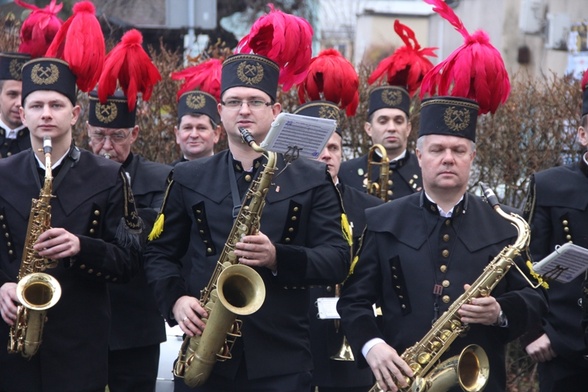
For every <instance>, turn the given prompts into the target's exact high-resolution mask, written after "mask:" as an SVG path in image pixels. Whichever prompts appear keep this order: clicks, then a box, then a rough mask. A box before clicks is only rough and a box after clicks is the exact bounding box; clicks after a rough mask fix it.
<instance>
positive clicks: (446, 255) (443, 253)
mask: <svg viewBox="0 0 588 392" xmlns="http://www.w3.org/2000/svg"><path fill="white" fill-rule="evenodd" d="M441 256H443V257H445V258H447V257H449V250H447V249H443V252H441Z"/></svg>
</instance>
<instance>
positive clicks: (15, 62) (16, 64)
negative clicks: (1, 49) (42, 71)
mask: <svg viewBox="0 0 588 392" xmlns="http://www.w3.org/2000/svg"><path fill="white" fill-rule="evenodd" d="M23 65H24V61H23V60H20V59H12V60H10V64H9V65H8V72H10V76H11V77H12V79H14V80H20V79H21V76H20V73H21V71H22V66H23Z"/></svg>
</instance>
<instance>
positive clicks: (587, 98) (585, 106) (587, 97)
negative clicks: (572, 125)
mask: <svg viewBox="0 0 588 392" xmlns="http://www.w3.org/2000/svg"><path fill="white" fill-rule="evenodd" d="M586 114H588V88H585V89H584V91H583V92H582V116H584V115H586Z"/></svg>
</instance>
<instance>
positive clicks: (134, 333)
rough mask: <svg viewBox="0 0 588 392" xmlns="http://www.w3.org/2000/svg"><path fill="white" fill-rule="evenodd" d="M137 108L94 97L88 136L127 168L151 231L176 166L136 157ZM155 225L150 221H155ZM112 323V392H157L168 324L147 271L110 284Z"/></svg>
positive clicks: (97, 149) (118, 98)
mask: <svg viewBox="0 0 588 392" xmlns="http://www.w3.org/2000/svg"><path fill="white" fill-rule="evenodd" d="M136 112H137V107H136V106H134V107H133V109H132V110H130V109H129V105H128V99H127V97H126V96H125V95H124V94H123V92H122V91H117V92H116V93H115V94H114V95H113V96H110V97H108V98H107V100H106V102H104V103H101V102H100V101H99V100H98V95H97V91H96V90H94V91H92V92H91V93H90V107H89V116H88V122H87V132H88V136H89V138H90V143H89V145H90V148H91V149H92V151H93V152H94V154H96V155H100V156H103V157H106V158H108V159H111V160H112V161H114V162H118V163H120V164H122V167H123V170H124V171H125V173H126V174H127V176H128V178H129V181H130V183H131V190H132V191H133V195H134V198H135V204H136V206H137V208H138V209H139V214H140V216H141V217H142V218H143V222H144V223H145V224H146V226H148V227H147V228H146V230H147V231H150V230H151V225H152V223H153V222H154V221H155V216H156V214H157V212H158V211H159V209H160V207H161V204H162V202H163V195H164V193H165V187H166V183H167V181H166V180H167V177H168V175H169V172H170V170H171V168H170V167H169V166H167V165H163V164H160V163H156V162H151V161H148V160H147V159H145V158H144V157H142V156H140V155H138V154H133V152H132V151H131V150H132V146H133V143H134V142H135V141H136V140H137V138H138V137H139V126H138V125H136V121H135V119H136ZM149 222H150V223H149ZM109 291H110V303H111V308H112V323H111V331H110V344H109V348H110V349H109V357H108V388H109V390H110V391H111V392H116V391H154V390H155V383H156V379H157V370H158V365H159V350H160V343H161V342H164V341H165V336H166V335H165V325H164V320H163V318H162V317H161V314H160V313H159V310H158V309H157V306H156V305H155V299H154V298H153V293H152V292H151V290H149V288H148V286H147V280H146V279H145V276H144V274H143V273H140V274H137V275H136V276H135V277H134V278H133V279H132V280H131V281H130V282H128V283H127V284H124V285H120V284H118V285H117V284H111V285H109Z"/></svg>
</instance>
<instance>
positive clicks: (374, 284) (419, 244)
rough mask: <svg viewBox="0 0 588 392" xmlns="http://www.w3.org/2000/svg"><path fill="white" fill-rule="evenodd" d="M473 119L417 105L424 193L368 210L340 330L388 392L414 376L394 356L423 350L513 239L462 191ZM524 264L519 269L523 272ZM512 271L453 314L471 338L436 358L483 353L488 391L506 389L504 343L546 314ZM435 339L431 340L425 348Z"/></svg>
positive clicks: (446, 108) (445, 104)
mask: <svg viewBox="0 0 588 392" xmlns="http://www.w3.org/2000/svg"><path fill="white" fill-rule="evenodd" d="M477 114H478V105H477V104H476V102H474V101H471V100H467V99H462V98H454V97H435V98H429V99H425V100H423V103H422V111H421V123H420V124H421V125H420V132H419V139H418V141H417V149H416V155H417V157H418V160H419V164H420V166H421V168H422V174H423V191H422V192H418V193H415V194H413V195H409V196H407V197H404V198H401V199H398V200H394V201H392V202H390V203H387V204H385V205H382V206H378V207H374V208H371V209H368V210H367V211H366V221H367V227H366V232H365V234H364V238H363V242H362V245H361V249H360V252H359V260H358V261H357V264H356V266H355V269H354V271H353V273H352V275H351V276H350V277H349V279H348V280H347V282H346V283H345V286H344V290H343V294H342V295H341V298H340V300H339V302H338V307H337V308H338V310H339V313H340V314H341V318H342V323H343V326H344V331H345V333H346V335H347V338H348V340H349V342H350V344H351V346H352V348H353V350H354V353H355V354H356V358H357V359H358V361H359V363H360V364H363V366H365V365H366V364H367V365H369V366H370V367H371V369H372V371H373V373H374V375H375V377H376V380H377V381H378V382H379V384H380V385H381V386H382V387H384V386H386V387H387V388H389V389H390V390H392V391H396V390H397V387H396V385H395V382H397V383H398V384H397V385H398V386H399V387H406V386H407V384H406V381H405V377H407V376H408V377H411V376H413V375H415V374H414V372H415V371H416V370H414V371H413V370H411V368H410V367H409V366H408V365H407V363H406V362H405V360H403V359H402V358H401V357H400V354H401V353H402V352H404V351H405V350H406V349H407V348H409V347H411V346H413V345H414V344H415V342H417V341H420V340H421V339H422V338H423V337H424V336H425V335H426V334H427V332H428V331H429V330H430V329H431V323H432V321H433V322H434V321H435V320H437V319H438V318H439V317H440V316H441V315H442V314H443V313H444V312H445V311H447V310H448V309H449V306H450V305H451V304H452V303H453V302H454V301H455V300H456V299H457V298H458V297H459V296H460V295H462V294H463V293H464V289H465V290H467V289H468V288H469V286H468V285H470V284H472V283H473V282H474V281H475V280H476V279H477V278H478V277H479V276H481V275H482V273H483V271H484V268H485V267H486V266H487V265H488V263H489V261H490V260H492V258H493V257H495V256H496V255H498V254H499V253H500V252H501V250H502V249H503V248H504V247H506V246H507V245H509V244H512V243H513V240H514V239H515V237H517V232H516V230H515V229H514V227H513V225H511V223H510V222H509V221H508V220H506V219H503V218H502V217H501V216H500V215H499V214H497V213H496V212H495V211H493V209H492V208H491V207H490V206H489V205H488V204H487V203H486V202H484V201H483V200H482V198H480V197H478V196H475V195H473V194H470V193H468V192H467V186H468V180H469V174H470V170H471V166H472V162H473V160H474V157H475V155H476V151H475V143H474V142H475V126H476V118H477ZM523 263H524V262H523V261H522V260H517V264H520V268H521V270H522V271H524V270H525V269H526V267H525V266H524V264H523ZM513 270H514V271H511V272H509V273H508V274H506V276H505V277H504V278H502V280H501V281H500V283H499V284H498V285H497V286H496V287H495V288H494V290H493V291H492V292H491V294H490V295H488V296H486V297H476V298H473V299H471V301H468V302H467V303H466V304H463V305H462V306H461V307H459V310H458V311H457V314H456V318H457V319H460V320H461V322H462V323H464V324H467V325H469V330H468V331H467V333H466V334H465V336H463V337H458V338H457V339H456V340H455V341H454V342H453V343H451V345H450V347H448V349H447V350H446V351H445V352H444V355H443V356H442V357H441V358H442V359H446V358H449V357H450V356H453V355H455V354H459V353H460V351H461V350H462V349H464V348H465V347H466V346H467V345H469V344H477V345H479V346H481V347H482V348H483V349H484V350H485V351H486V354H487V356H488V360H489V367H490V375H489V380H488V385H487V387H486V389H484V390H485V391H496V392H498V391H504V390H505V385H506V369H505V347H506V343H507V342H508V341H509V340H510V339H513V338H515V337H517V336H519V335H521V334H522V333H523V332H524V331H525V329H526V328H527V327H528V326H529V325H532V323H533V322H534V321H536V320H537V319H538V318H539V317H540V316H541V311H543V310H544V309H545V307H546V305H545V302H544V298H543V297H542V295H541V293H540V292H538V291H535V290H534V289H532V288H531V287H530V286H529V284H528V283H527V281H526V280H525V277H524V276H522V275H521V273H520V272H519V271H516V270H515V268H513ZM376 301H381V302H380V303H381V307H382V313H383V329H382V330H380V329H378V324H377V323H376V318H375V316H374V310H373V308H372V305H373V304H374V303H375V302H376ZM436 336H437V338H438V337H441V336H442V333H441V332H440V331H439V332H438V333H437V334H436ZM437 338H436V339H437ZM436 339H431V342H430V344H431V347H434V343H435V342H436ZM428 344H429V343H425V344H424V347H429V346H428ZM445 344H446V345H448V344H449V343H445ZM418 350H423V348H422V347H419V348H418ZM425 350H426V349H425ZM478 358H480V357H478ZM483 363H484V361H480V366H481V367H483V366H484V364H483ZM423 366H424V365H423ZM482 373H483V371H482ZM416 375H417V376H421V377H422V376H424V374H422V373H418V374H416ZM469 376H471V377H472V378H474V384H478V385H480V383H481V385H483V382H484V377H481V378H480V379H476V377H477V375H476V374H474V373H471V374H469ZM384 389H386V388H384ZM451 390H452V391H453V390H456V391H457V390H461V389H460V387H459V386H456V387H455V388H453V389H451Z"/></svg>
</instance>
